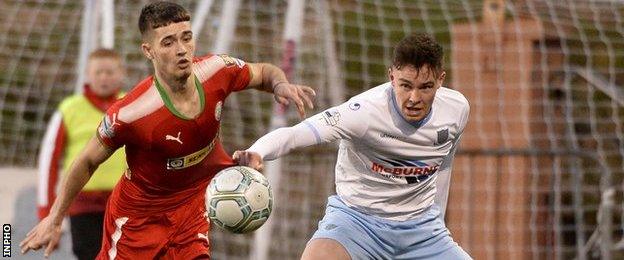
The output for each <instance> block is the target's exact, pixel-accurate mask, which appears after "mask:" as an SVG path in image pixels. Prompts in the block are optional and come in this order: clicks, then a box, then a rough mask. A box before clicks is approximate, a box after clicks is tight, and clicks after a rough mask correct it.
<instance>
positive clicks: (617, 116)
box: [0, 0, 624, 259]
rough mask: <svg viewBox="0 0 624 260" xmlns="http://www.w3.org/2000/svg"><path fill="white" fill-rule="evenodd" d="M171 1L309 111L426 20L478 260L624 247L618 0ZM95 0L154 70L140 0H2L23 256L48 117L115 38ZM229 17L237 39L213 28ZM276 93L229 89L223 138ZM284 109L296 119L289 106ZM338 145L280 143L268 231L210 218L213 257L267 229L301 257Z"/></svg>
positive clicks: (465, 239)
mask: <svg viewBox="0 0 624 260" xmlns="http://www.w3.org/2000/svg"><path fill="white" fill-rule="evenodd" d="M178 2H179V3H181V4H182V5H183V6H185V7H187V8H188V9H189V10H190V11H191V13H193V14H194V17H195V18H196V19H197V18H198V17H200V16H202V15H198V12H199V11H200V10H205V11H207V12H206V13H205V14H206V15H205V16H203V17H204V18H203V19H199V21H198V22H197V21H196V24H194V28H200V27H201V29H200V30H198V31H196V32H195V33H196V38H197V40H198V42H197V54H198V55H201V54H205V53H209V52H213V51H216V52H225V53H228V54H230V55H232V56H235V57H239V58H241V59H243V60H246V61H250V62H256V61H266V62H271V63H274V64H281V65H282V66H283V68H284V69H285V70H287V71H288V72H289V75H290V78H291V80H292V81H295V82H301V83H305V84H307V85H310V86H312V87H313V88H315V89H316V90H317V93H318V97H317V102H316V107H317V110H316V111H315V112H318V111H320V110H319V109H322V108H326V107H329V106H331V105H335V104H339V103H340V102H342V101H344V100H346V99H348V98H349V97H351V96H353V95H355V94H357V93H359V92H361V91H363V90H366V89H368V88H370V87H373V86H375V85H377V84H379V83H382V82H384V81H386V70H387V67H388V65H389V61H390V58H391V55H392V52H391V51H392V47H393V45H394V44H395V43H396V42H397V41H398V40H399V39H401V38H402V37H403V36H404V35H406V34H408V33H411V32H426V33H430V34H432V35H434V36H435V38H436V39H437V40H438V41H440V42H441V43H442V44H443V46H444V48H445V51H446V54H447V55H446V58H445V66H446V68H447V72H448V76H447V85H448V86H449V87H452V88H455V89H457V90H459V91H461V92H463V93H464V94H465V95H466V96H467V97H468V99H469V100H470V102H471V106H472V114H471V118H470V121H469V124H468V127H467V130H466V134H465V135H464V137H463V141H462V147H461V149H460V151H459V154H458V155H457V157H456V158H457V159H456V162H455V168H454V172H453V180H452V188H451V195H450V202H449V208H448V212H447V223H448V225H449V227H450V230H451V232H452V233H453V236H454V238H455V239H456V240H457V241H458V242H459V243H460V244H461V245H462V246H463V247H464V248H465V249H466V250H467V251H468V252H469V253H470V254H471V255H473V256H474V257H475V258H476V259H504V258H511V259H527V258H531V259H570V258H578V259H594V258H603V259H609V258H613V259H617V258H622V257H624V254H623V251H622V250H623V248H624V243H622V241H623V240H622V235H623V226H624V221H623V220H624V215H623V214H622V209H623V207H624V202H623V199H622V197H623V194H622V187H623V181H624V162H623V160H624V130H623V127H624V126H623V125H624V89H623V87H622V86H623V84H624V21H623V20H624V18H623V17H622V16H623V15H624V3H623V2H622V1H617V0H612V1H608V0H565V1H557V0H518V1H502V0H487V1H476V0H442V1H433V0H415V1H408V0H390V1H383V0H362V1H354V0H331V1H320V0H308V1H302V3H304V9H303V12H302V13H301V15H300V16H299V18H302V19H303V20H301V21H300V23H301V24H302V26H301V27H300V28H299V29H298V30H297V31H296V33H295V34H294V35H300V38H299V37H295V38H289V39H291V41H285V38H284V37H285V36H284V34H285V27H286V26H289V25H291V26H292V23H291V22H287V19H292V18H286V16H287V15H286V13H287V9H288V5H289V4H291V5H292V4H293V2H297V1H278V0H258V1H178ZM103 3H112V5H111V6H112V13H113V14H114V19H113V22H114V27H112V30H111V31H110V32H112V35H113V36H114V48H115V49H116V50H117V51H119V52H120V53H121V54H122V56H123V57H124V62H125V65H126V66H127V69H128V79H127V81H126V83H127V84H126V86H127V87H128V88H130V87H131V86H132V85H133V84H134V83H136V82H138V81H139V80H140V79H142V78H144V77H145V76H146V75H148V74H150V73H151V65H150V64H148V62H147V60H146V59H145V58H144V57H143V56H142V54H141V53H140V49H139V44H140V43H139V41H140V38H139V33H138V28H137V25H136V24H137V19H138V14H139V13H140V8H141V7H142V6H143V5H144V4H145V3H146V1H125V0H118V1H95V0H85V1H70V0H51V1H29V0H23V1H15V0H5V1H1V2H0V11H1V12H2V13H3V15H1V16H0V66H1V68H2V69H1V70H0V111H1V113H0V129H1V131H0V178H2V179H1V181H0V183H1V185H0V186H1V188H2V189H1V190H0V195H1V196H2V198H3V205H2V209H1V213H0V217H1V220H2V223H12V224H13V232H14V233H13V255H14V256H18V255H17V253H18V250H17V244H18V243H19V241H20V240H21V239H22V238H23V237H24V233H25V232H27V230H28V229H30V228H31V227H32V226H33V225H34V223H35V218H36V217H35V215H36V214H35V206H34V202H35V195H34V194H35V190H34V187H35V183H36V176H35V175H36V171H35V170H34V168H35V167H36V166H37V157H36V156H37V152H38V150H39V145H40V141H41V138H42V135H43V133H44V131H45V126H46V123H47V120H48V119H49V118H50V116H51V114H52V113H53V111H54V109H55V107H56V106H57V105H58V103H59V102H60V100H61V99H62V98H63V97H65V96H67V95H70V94H72V93H74V90H75V89H76V86H77V82H80V81H81V80H82V79H81V78H80V76H79V73H78V72H79V71H81V69H82V65H81V64H83V63H81V61H84V60H83V57H82V56H81V53H82V52H81V51H82V50H84V49H85V48H86V49H88V48H93V47H95V46H99V45H100V44H103V43H105V42H107V41H110V40H111V34H110V33H109V34H108V35H106V34H104V33H102V31H103V30H102V28H104V26H103V24H105V23H106V18H105V15H104V12H103V11H100V10H104V9H105V8H103V5H104V4H103ZM237 4H238V8H236V5H237ZM207 7H209V8H207ZM224 10H227V11H224ZM85 17H87V18H85ZM228 18H230V19H228ZM227 21H229V22H227ZM232 21H233V23H232ZM108 22H110V20H108ZM226 25H229V26H231V29H232V31H231V32H230V33H228V35H229V36H230V37H231V38H228V36H227V35H226V36H220V35H219V34H220V32H227V30H226V29H227V28H226V27H228V26H226ZM196 26H197V27H196ZM85 27H88V28H87V29H85ZM295 27H297V26H295ZM85 32H86V33H85ZM224 37H225V38H224ZM287 38H288V37H287ZM87 43H88V44H87ZM271 106H272V99H271V98H270V96H269V95H267V94H263V93H257V92H253V91H251V92H246V93H238V94H235V95H232V96H231V97H230V98H229V99H228V101H227V102H226V104H225V106H224V110H223V116H222V118H223V124H222V127H223V131H222V137H223V138H222V139H223V142H224V144H225V147H226V148H227V149H228V150H229V151H233V150H235V149H241V148H245V147H247V146H248V145H250V144H251V143H252V142H253V141H254V140H255V139H256V138H258V137H259V136H261V135H262V134H263V133H266V132H267V131H269V130H270V128H271V124H272V123H271V122H272V117H271V115H272V114H273V113H272V112H271V111H272V108H271ZM291 112H292V111H290V112H288V113H287V114H286V117H285V119H286V122H287V124H293V123H295V122H297V118H296V115H294V114H293V113H291ZM273 121H279V120H273ZM274 125H275V124H274ZM335 148H336V146H335V145H325V146H318V147H313V148H309V149H302V150H299V151H297V152H294V153H292V154H291V155H289V156H288V157H285V158H284V159H283V161H282V166H281V170H279V172H281V174H279V176H280V179H279V181H276V182H278V183H279V185H278V186H279V187H278V188H277V190H276V191H275V196H276V208H275V210H274V213H273V215H272V222H273V224H272V228H270V232H271V234H269V236H268V238H264V239H262V238H261V239H258V240H254V237H253V235H231V234H227V233H224V232H221V231H220V230H218V229H216V228H215V229H213V231H214V232H212V235H211V246H212V250H213V257H214V258H215V259H249V258H254V259H260V258H261V256H259V255H258V252H262V250H259V249H258V247H259V245H260V244H263V245H266V246H267V247H266V248H265V249H266V250H267V255H266V257H268V258H270V259H295V258H297V257H298V255H299V254H300V253H301V251H302V250H303V247H304V246H305V243H306V241H307V239H308V238H309V236H310V235H311V232H313V231H314V230H315V228H316V223H317V221H318V220H319V219H320V217H321V216H322V215H323V207H324V204H325V199H326V197H327V195H328V194H331V193H333V192H334V187H333V175H332V172H333V165H334V162H335ZM271 177H272V178H275V176H274V175H273V176H271ZM271 181H275V180H274V179H271ZM599 213H600V214H599ZM264 234H266V233H264ZM265 242H266V243H265ZM68 248H69V246H68V240H67V239H65V241H64V243H63V248H62V250H61V251H60V252H57V253H56V254H55V255H53V257H52V258H53V259H67V258H68V257H69V251H68V250H69V249H68ZM39 254H40V253H39ZM18 258H21V256H18ZM26 258H33V259H36V258H40V255H38V254H35V255H30V256H27V257H26Z"/></svg>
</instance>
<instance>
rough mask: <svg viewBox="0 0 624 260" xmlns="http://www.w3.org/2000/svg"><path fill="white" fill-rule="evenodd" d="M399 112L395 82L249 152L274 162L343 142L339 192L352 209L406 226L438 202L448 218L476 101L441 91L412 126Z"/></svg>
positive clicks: (264, 140)
mask: <svg viewBox="0 0 624 260" xmlns="http://www.w3.org/2000/svg"><path fill="white" fill-rule="evenodd" d="M399 111H400V108H399V107H398V106H397V104H396V102H395V99H394V92H393V91H392V86H391V84H390V83H389V82H388V83H385V84H382V85H380V86H377V87H375V88H372V89H370V90H368V91H366V92H363V93H361V94H359V95H357V96H355V97H353V98H351V99H350V100H349V101H347V102H345V103H343V104H342V105H339V106H336V107H333V108H330V109H327V110H325V111H323V112H321V113H319V114H317V115H314V116H312V117H310V118H308V119H306V120H305V121H303V122H302V123H300V124H298V125H296V126H293V127H289V128H281V129H278V130H276V131H273V132H271V133H269V134H267V135H265V136H264V137H262V138H260V139H259V140H258V141H257V142H256V143H255V144H254V145H253V146H252V147H250V148H249V149H248V150H250V151H254V152H257V153H259V154H260V155H261V156H262V157H263V159H265V160H272V159H275V158H277V157H279V156H281V155H283V154H285V153H287V152H288V151H290V150H291V149H294V148H298V147H304V146H309V145H314V144H319V143H327V142H332V141H335V140H340V148H339V151H338V159H337V162H336V172H335V173H336V192H337V194H338V196H339V197H340V199H341V200H342V201H343V202H344V203H345V204H346V205H348V206H349V207H352V208H355V209H357V210H358V211H361V212H365V213H367V214H370V215H374V216H377V217H381V218H385V219H389V220H398V221H405V220H409V219H413V218H416V217H418V216H419V215H420V214H422V213H423V212H424V211H425V210H426V209H427V208H429V207H430V206H431V205H432V204H433V203H434V200H435V201H437V202H438V205H439V206H440V209H441V211H442V214H443V213H444V211H445V209H446V201H447V196H448V190H449V182H450V172H451V166H452V161H453V156H454V152H455V149H456V147H457V145H458V143H459V139H460V136H461V133H462V131H463V130H464V127H465V126H466V122H467V120H468V114H469V105H468V101H467V100H466V98H465V97H464V96H463V95H462V94H461V93H459V92H457V91H455V90H452V89H448V88H444V87H440V88H439V89H438V90H437V93H436V96H435V99H434V102H433V104H432V108H431V111H430V113H429V114H428V115H427V116H426V117H425V118H424V119H423V120H421V121H419V122H408V121H406V120H405V119H404V118H403V116H402V115H401V113H400V112H399ZM436 195H437V198H435V197H436Z"/></svg>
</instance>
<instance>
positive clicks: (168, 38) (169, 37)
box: [160, 34, 175, 42]
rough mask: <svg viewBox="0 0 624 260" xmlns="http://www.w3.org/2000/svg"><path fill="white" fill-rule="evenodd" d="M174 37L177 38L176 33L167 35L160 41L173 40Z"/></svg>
mask: <svg viewBox="0 0 624 260" xmlns="http://www.w3.org/2000/svg"><path fill="white" fill-rule="evenodd" d="M173 39H175V34H171V35H167V36H166V37H165V38H162V40H160V42H163V41H165V40H173Z"/></svg>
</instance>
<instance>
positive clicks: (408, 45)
mask: <svg viewBox="0 0 624 260" xmlns="http://www.w3.org/2000/svg"><path fill="white" fill-rule="evenodd" d="M443 57H444V51H443V50H442V46H441V45H440V44H439V43H437V42H436V41H435V40H434V39H433V37H431V36H430V35H428V34H411V35H409V36H407V37H405V38H403V40H401V41H400V42H399V43H398V44H397V45H396V47H395V48H394V57H393V58H392V66H394V67H396V68H397V69H401V67H403V66H405V65H412V66H414V67H415V68H416V69H420V68H421V67H422V66H423V65H429V68H430V69H432V70H433V72H434V73H435V74H438V73H439V72H441V71H442V58H443Z"/></svg>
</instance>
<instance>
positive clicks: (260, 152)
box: [232, 121, 317, 171]
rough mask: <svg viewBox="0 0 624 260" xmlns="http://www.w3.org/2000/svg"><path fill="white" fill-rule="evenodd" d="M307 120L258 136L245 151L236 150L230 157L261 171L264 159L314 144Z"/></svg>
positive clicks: (314, 140) (313, 137)
mask: <svg viewBox="0 0 624 260" xmlns="http://www.w3.org/2000/svg"><path fill="white" fill-rule="evenodd" d="M307 124H309V123H308V122H307V121H304V122H302V123H299V124H297V125H295V126H292V127H282V128H278V129H276V130H274V131H271V132H269V133H268V134H266V135H264V136H263V137H260V139H258V141H256V142H255V143H254V144H253V145H252V146H251V147H249V149H247V150H246V151H236V152H234V154H233V155H232V159H234V161H235V162H237V163H238V165H242V166H248V167H251V168H254V169H256V170H258V171H261V170H262V168H263V166H264V164H263V161H264V160H274V159H277V158H278V157H280V156H282V155H285V154H287V153H289V152H290V151H291V150H293V149H297V148H299V147H306V146H310V145H314V144H316V143H317V142H316V141H317V140H316V138H315V136H314V133H313V132H312V131H311V130H310V129H309V128H308V126H307Z"/></svg>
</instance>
